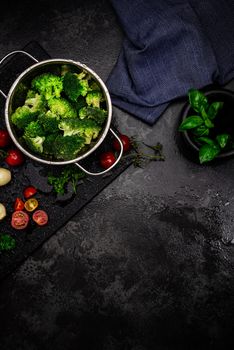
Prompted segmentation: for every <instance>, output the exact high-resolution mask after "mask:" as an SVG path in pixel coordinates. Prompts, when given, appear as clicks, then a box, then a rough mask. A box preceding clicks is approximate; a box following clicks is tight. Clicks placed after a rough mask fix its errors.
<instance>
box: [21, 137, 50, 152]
mask: <svg viewBox="0 0 234 350" xmlns="http://www.w3.org/2000/svg"><path fill="white" fill-rule="evenodd" d="M23 139H24V141H25V143H26V144H27V146H28V148H30V150H31V151H33V152H35V153H40V154H41V153H43V142H44V141H45V136H36V137H28V135H24V136H23Z"/></svg>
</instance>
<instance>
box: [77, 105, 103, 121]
mask: <svg viewBox="0 0 234 350" xmlns="http://www.w3.org/2000/svg"><path fill="white" fill-rule="evenodd" d="M79 117H80V119H84V118H87V119H93V120H94V121H95V122H96V123H97V124H98V125H102V124H103V123H104V121H105V120H106V118H107V111H105V110H104V109H100V108H95V107H83V108H81V109H80V110H79Z"/></svg>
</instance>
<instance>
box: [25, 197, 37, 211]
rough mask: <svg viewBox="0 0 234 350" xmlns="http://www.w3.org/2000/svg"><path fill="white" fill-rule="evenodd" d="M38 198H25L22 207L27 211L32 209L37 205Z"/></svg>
mask: <svg viewBox="0 0 234 350" xmlns="http://www.w3.org/2000/svg"><path fill="white" fill-rule="evenodd" d="M38 204H39V203H38V200H37V199H36V198H29V199H28V200H26V202H25V203H24V208H25V209H26V210H27V211H33V210H35V209H36V208H37V207H38Z"/></svg>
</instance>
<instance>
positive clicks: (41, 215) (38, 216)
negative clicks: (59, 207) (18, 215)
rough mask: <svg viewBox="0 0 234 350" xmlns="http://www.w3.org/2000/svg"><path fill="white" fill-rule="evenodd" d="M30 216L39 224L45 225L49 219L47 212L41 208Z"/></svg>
mask: <svg viewBox="0 0 234 350" xmlns="http://www.w3.org/2000/svg"><path fill="white" fill-rule="evenodd" d="M32 218H33V220H34V221H35V222H36V223H37V224H38V225H39V226H44V225H46V224H47V222H48V220H49V218H48V215H47V213H46V212H45V211H44V210H41V209H38V210H36V211H35V212H34V213H33V216H32Z"/></svg>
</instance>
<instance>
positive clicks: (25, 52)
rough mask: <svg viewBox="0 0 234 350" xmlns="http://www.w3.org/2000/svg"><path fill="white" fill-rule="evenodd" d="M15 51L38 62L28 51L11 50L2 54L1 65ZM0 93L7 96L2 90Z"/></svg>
mask: <svg viewBox="0 0 234 350" xmlns="http://www.w3.org/2000/svg"><path fill="white" fill-rule="evenodd" d="M16 53H22V54H24V55H26V56H28V57H30V58H31V59H32V60H33V61H34V62H36V63H38V62H39V61H38V60H37V59H36V58H35V57H33V56H32V55H30V53H28V52H27V51H23V50H16V51H11V52H10V53H8V54H7V55H6V56H4V57H3V58H2V59H1V61H0V65H1V64H2V63H3V62H4V61H5V60H6V59H8V58H9V57H10V56H12V55H15V54H16ZM0 94H1V95H2V96H3V97H5V98H7V95H6V94H5V93H4V92H3V91H2V90H0Z"/></svg>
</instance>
